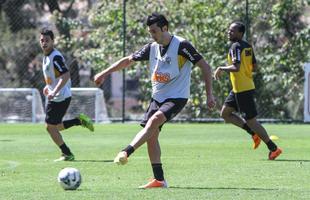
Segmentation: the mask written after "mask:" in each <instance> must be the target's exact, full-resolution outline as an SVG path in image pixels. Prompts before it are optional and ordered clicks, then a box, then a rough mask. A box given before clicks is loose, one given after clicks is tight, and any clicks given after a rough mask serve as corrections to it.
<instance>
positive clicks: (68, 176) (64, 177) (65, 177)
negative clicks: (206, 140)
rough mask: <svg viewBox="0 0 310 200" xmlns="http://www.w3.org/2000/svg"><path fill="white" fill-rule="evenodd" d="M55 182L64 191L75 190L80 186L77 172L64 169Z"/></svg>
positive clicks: (68, 168)
mask: <svg viewBox="0 0 310 200" xmlns="http://www.w3.org/2000/svg"><path fill="white" fill-rule="evenodd" d="M57 180H58V182H59V184H60V186H61V187H62V188H63V189H64V190H76V189H77V188H78V187H79V186H80V185H81V182H82V177H81V174H80V172H79V170H77V169H75V168H72V167H66V168H64V169H62V170H61V171H60V172H59V174H58V178H57Z"/></svg>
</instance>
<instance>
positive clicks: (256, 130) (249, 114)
mask: <svg viewBox="0 0 310 200" xmlns="http://www.w3.org/2000/svg"><path fill="white" fill-rule="evenodd" d="M244 32H245V26H244V24H243V23H241V22H233V23H232V24H231V25H230V27H229V30H228V39H229V40H230V41H231V46H230V49H229V53H228V65H227V66H221V67H218V68H217V69H216V70H215V72H214V77H215V79H218V78H219V77H220V76H221V74H222V72H224V71H225V72H228V73H229V75H230V81H231V84H232V90H231V92H230V93H229V95H228V97H227V98H226V100H225V103H224V105H223V107H222V110H221V117H223V119H224V120H225V122H230V123H232V124H234V125H236V126H238V127H240V128H243V129H244V130H246V131H247V132H248V133H249V134H250V135H251V136H252V139H253V141H254V145H253V148H254V149H256V148H257V147H258V146H259V144H260V142H261V140H263V141H264V142H265V143H266V145H267V147H268V149H269V151H270V152H269V156H268V158H269V160H274V159H275V158H276V157H278V156H279V155H280V154H281V153H282V150H281V149H280V148H278V147H277V145H276V144H275V143H274V142H273V141H272V140H271V139H270V138H269V136H268V134H267V132H266V130H265V128H264V127H263V126H262V125H261V124H260V123H259V122H258V121H257V119H256V116H257V111H256V106H255V101H254V97H253V95H254V92H255V85H254V81H253V76H252V72H253V70H254V69H255V68H256V59H255V55H254V52H253V48H252V46H251V45H250V44H249V43H248V42H246V41H244V40H242V38H243V35H244ZM237 112H239V113H240V114H242V116H240V115H239V114H238V113H237Z"/></svg>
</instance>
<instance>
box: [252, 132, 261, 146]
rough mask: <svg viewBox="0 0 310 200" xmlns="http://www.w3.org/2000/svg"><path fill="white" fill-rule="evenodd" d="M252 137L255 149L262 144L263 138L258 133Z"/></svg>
mask: <svg viewBox="0 0 310 200" xmlns="http://www.w3.org/2000/svg"><path fill="white" fill-rule="evenodd" d="M252 139H253V149H257V147H258V146H259V145H260V142H261V139H260V137H259V136H258V135H257V134H256V133H255V134H254V135H253V136H252Z"/></svg>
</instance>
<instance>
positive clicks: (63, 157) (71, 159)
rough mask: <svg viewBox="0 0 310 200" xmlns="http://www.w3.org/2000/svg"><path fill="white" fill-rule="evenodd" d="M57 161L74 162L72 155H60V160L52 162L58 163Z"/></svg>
mask: <svg viewBox="0 0 310 200" xmlns="http://www.w3.org/2000/svg"><path fill="white" fill-rule="evenodd" d="M59 161H74V155H73V154H71V155H65V154H61V156H60V158H58V159H56V160H54V162H59Z"/></svg>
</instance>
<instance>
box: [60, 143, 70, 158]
mask: <svg viewBox="0 0 310 200" xmlns="http://www.w3.org/2000/svg"><path fill="white" fill-rule="evenodd" d="M59 148H60V149H61V152H62V153H63V154H65V155H67V156H69V155H72V153H71V151H70V149H69V147H67V145H66V144H65V143H63V144H62V145H60V146H59Z"/></svg>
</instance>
